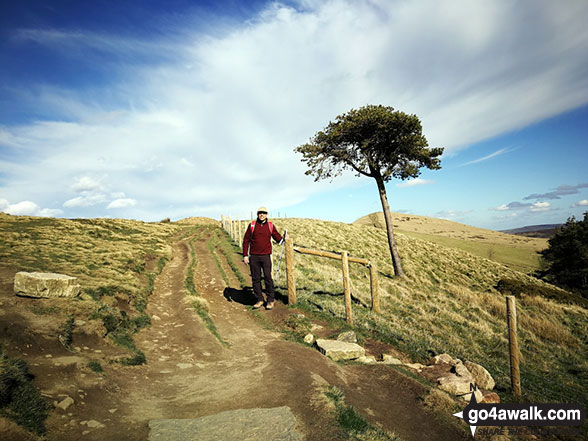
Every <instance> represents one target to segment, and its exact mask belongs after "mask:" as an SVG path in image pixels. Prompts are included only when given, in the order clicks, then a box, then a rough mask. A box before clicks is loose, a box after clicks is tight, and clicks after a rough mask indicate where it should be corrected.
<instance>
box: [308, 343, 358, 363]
mask: <svg viewBox="0 0 588 441" xmlns="http://www.w3.org/2000/svg"><path fill="white" fill-rule="evenodd" d="M316 345H317V347H318V348H319V351H321V353H323V354H324V355H326V356H327V357H329V358H331V359H332V360H335V361H339V360H354V359H356V358H359V357H361V356H363V355H365V349H364V348H362V347H361V346H359V345H358V344H357V343H346V342H343V341H337V340H326V339H322V338H319V339H318V340H317V341H316Z"/></svg>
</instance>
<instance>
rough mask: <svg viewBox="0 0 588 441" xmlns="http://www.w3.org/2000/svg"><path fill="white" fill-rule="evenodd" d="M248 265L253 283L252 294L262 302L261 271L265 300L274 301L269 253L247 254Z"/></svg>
mask: <svg viewBox="0 0 588 441" xmlns="http://www.w3.org/2000/svg"><path fill="white" fill-rule="evenodd" d="M249 267H250V268H251V282H252V283H253V294H255V298H256V299H257V301H262V302H263V295H262V293H261V271H262V270H263V279H264V281H265V290H266V294H267V301H268V302H273V301H274V281H273V280H272V256H271V255H270V254H263V255H257V254H252V255H251V256H249Z"/></svg>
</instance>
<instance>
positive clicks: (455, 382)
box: [437, 375, 470, 395]
mask: <svg viewBox="0 0 588 441" xmlns="http://www.w3.org/2000/svg"><path fill="white" fill-rule="evenodd" d="M437 381H438V382H439V388H440V389H442V390H444V391H446V392H449V393H450V394H453V395H464V394H467V393H470V382H469V381H463V380H462V379H460V378H458V377H456V376H455V375H450V376H447V377H441V378H439V379H438V380H437Z"/></svg>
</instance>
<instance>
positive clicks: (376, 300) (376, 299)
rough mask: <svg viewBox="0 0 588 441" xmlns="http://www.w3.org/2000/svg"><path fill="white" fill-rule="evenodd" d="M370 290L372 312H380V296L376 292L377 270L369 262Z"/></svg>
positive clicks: (372, 263)
mask: <svg viewBox="0 0 588 441" xmlns="http://www.w3.org/2000/svg"><path fill="white" fill-rule="evenodd" d="M369 266H370V290H371V292H372V311H374V312H380V294H379V292H378V268H377V267H376V264H375V263H374V262H370V265H369Z"/></svg>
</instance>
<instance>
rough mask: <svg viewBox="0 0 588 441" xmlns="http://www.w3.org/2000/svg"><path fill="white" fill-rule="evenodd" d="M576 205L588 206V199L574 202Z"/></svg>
mask: <svg viewBox="0 0 588 441" xmlns="http://www.w3.org/2000/svg"><path fill="white" fill-rule="evenodd" d="M574 207H588V199H582V200H581V201H578V202H576V203H575V204H574Z"/></svg>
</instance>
